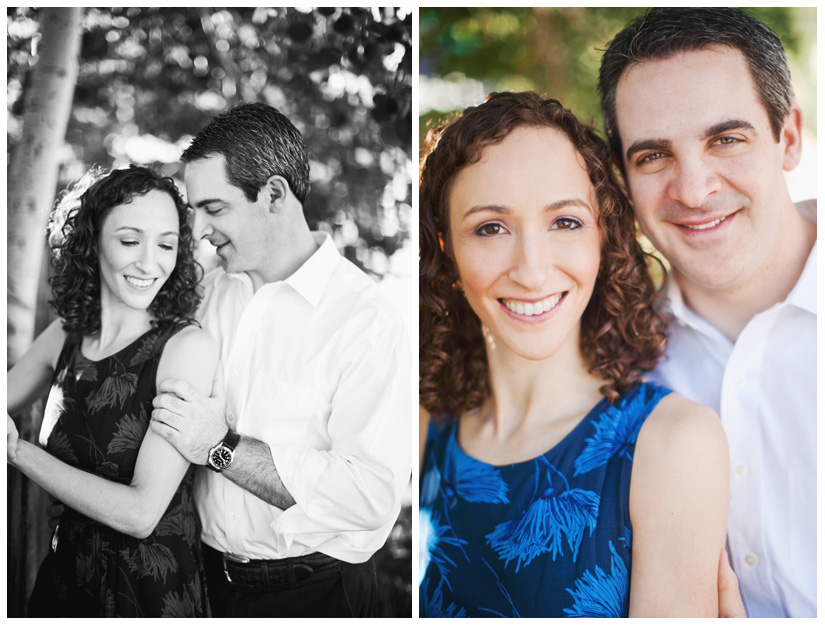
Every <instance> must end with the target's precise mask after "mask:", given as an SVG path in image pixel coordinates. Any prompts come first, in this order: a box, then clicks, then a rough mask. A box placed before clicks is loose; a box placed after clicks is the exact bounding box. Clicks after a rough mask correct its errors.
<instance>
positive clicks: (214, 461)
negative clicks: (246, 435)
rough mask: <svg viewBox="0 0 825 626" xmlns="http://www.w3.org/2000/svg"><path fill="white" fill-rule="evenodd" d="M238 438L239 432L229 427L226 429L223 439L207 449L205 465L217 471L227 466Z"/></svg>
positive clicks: (233, 453)
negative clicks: (207, 454)
mask: <svg viewBox="0 0 825 626" xmlns="http://www.w3.org/2000/svg"><path fill="white" fill-rule="evenodd" d="M240 440H241V436H240V434H238V433H237V432H235V431H234V430H232V429H231V428H230V429H229V430H228V431H226V436H225V437H224V438H223V441H221V442H220V443H219V444H218V445H216V446H215V447H214V448H212V449H211V450H210V451H209V456H208V457H207V458H206V461H207V463H206V467H208V468H209V469H212V470H215V471H216V472H218V473H220V472H222V471H223V470H225V469H226V468H227V467H229V466H230V465H231V464H232V460H233V459H234V458H235V448H236V447H237V445H238V442H239V441H240Z"/></svg>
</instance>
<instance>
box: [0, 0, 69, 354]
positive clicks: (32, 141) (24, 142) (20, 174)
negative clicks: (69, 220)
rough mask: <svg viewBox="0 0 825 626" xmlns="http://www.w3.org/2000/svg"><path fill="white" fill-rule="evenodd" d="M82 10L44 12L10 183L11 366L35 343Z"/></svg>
mask: <svg viewBox="0 0 825 626" xmlns="http://www.w3.org/2000/svg"><path fill="white" fill-rule="evenodd" d="M82 15H83V9H82V8H77V7H75V8H44V9H42V13H41V30H40V32H41V38H40V48H39V51H38V52H39V54H38V60H37V65H35V67H34V69H33V70H32V72H33V73H32V81H31V85H30V86H29V88H28V89H27V90H26V95H25V99H24V102H23V107H24V113H23V136H22V138H21V140H20V143H19V144H18V146H17V148H16V150H15V154H14V156H13V158H12V164H11V171H10V173H9V180H8V208H7V211H8V259H7V261H8V265H7V278H8V329H7V330H8V348H7V359H8V366H11V365H13V364H14V363H16V362H17V360H18V359H19V358H20V357H21V356H22V355H23V353H24V352H25V351H26V349H28V347H29V345H30V344H31V342H32V340H33V339H34V322H35V308H36V304H37V288H38V281H39V279H40V271H41V266H42V264H43V242H44V233H45V227H46V222H47V219H48V215H49V211H50V209H51V206H52V203H53V202H54V196H55V187H56V185H57V173H58V168H59V166H60V163H59V161H58V158H59V157H58V155H59V153H60V147H61V146H62V144H63V141H64V139H65V136H66V127H67V125H68V122H69V113H70V112H71V106H72V97H73V95H74V86H75V81H76V79H77V69H78V54H79V52H80V20H81V17H82Z"/></svg>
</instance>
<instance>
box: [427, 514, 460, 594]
mask: <svg viewBox="0 0 825 626" xmlns="http://www.w3.org/2000/svg"><path fill="white" fill-rule="evenodd" d="M418 529H419V530H418V533H419V534H418V538H419V542H418V568H419V576H420V577H421V578H420V579H419V581H418V584H419V585H420V584H421V580H423V576H424V574H425V573H426V571H427V568H428V567H429V564H430V562H432V563H435V566H436V567H437V568H438V572H439V574H441V578H442V580H443V581H444V582H445V583H446V584H447V586H448V587H450V588H451V589H452V586H451V585H450V582H449V580H448V577H447V574H448V573H449V566H453V567H454V566H455V561H453V560H452V559H451V558H450V557H449V556H447V555H446V554H445V552H444V546H446V545H451V546H458V547H459V548H461V547H462V546H463V545H467V542H466V541H464V540H463V539H459V538H458V537H456V536H455V533H453V531H452V529H451V528H450V527H449V526H447V525H442V524H441V520H440V519H439V517H438V514H437V513H435V512H432V511H430V510H429V509H424V508H422V509H419V511H418ZM448 533H452V534H453V536H452V537H448V536H447V534H448ZM462 550H463V548H462Z"/></svg>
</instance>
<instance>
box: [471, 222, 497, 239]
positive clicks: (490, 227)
mask: <svg viewBox="0 0 825 626" xmlns="http://www.w3.org/2000/svg"><path fill="white" fill-rule="evenodd" d="M501 231H502V228H501V224H496V223H491V224H482V225H481V226H479V227H478V228H476V231H475V232H476V235H481V236H482V237H492V236H493V235H498V234H500V233H501Z"/></svg>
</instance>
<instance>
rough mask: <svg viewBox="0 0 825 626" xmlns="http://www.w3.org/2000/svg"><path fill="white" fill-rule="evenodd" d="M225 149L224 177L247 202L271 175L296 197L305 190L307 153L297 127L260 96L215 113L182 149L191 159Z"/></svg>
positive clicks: (302, 195) (185, 159)
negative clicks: (265, 102) (286, 185)
mask: <svg viewBox="0 0 825 626" xmlns="http://www.w3.org/2000/svg"><path fill="white" fill-rule="evenodd" d="M218 154H220V155H223V157H224V158H225V159H226V177H227V179H228V180H229V182H230V183H232V184H233V185H235V186H236V187H238V188H239V189H241V190H242V191H243V192H244V195H245V196H246V198H247V199H248V200H249V201H250V202H254V201H255V200H256V199H257V198H258V192H259V191H260V190H261V187H263V186H264V185H265V184H266V181H267V180H268V179H269V178H270V177H271V176H281V177H283V178H284V179H285V180H286V182H287V183H289V188H290V189H291V190H292V193H293V194H295V197H296V198H298V201H299V202H301V203H303V202H304V200H305V199H306V197H307V194H308V193H309V157H308V156H307V151H306V147H305V146H304V140H303V138H302V137H301V133H300V132H299V131H298V129H297V128H295V126H294V125H293V124H292V122H290V121H289V120H288V119H287V118H286V116H285V115H283V114H282V113H281V112H280V111H278V109H276V108H274V107H271V106H269V105H268V104H264V103H263V102H247V103H243V104H238V105H236V106H234V107H232V108H231V109H229V110H228V111H225V112H224V113H221V114H220V115H218V116H217V117H215V118H214V119H213V120H212V121H211V122H209V124H207V126H206V127H205V128H204V129H203V130H202V131H201V132H199V133H198V134H197V136H196V137H195V139H193V140H192V143H191V144H190V145H189V147H188V148H187V149H186V150H185V151H184V152H183V154H182V155H181V161H183V162H184V163H190V162H192V161H197V160H198V159H204V158H207V157H210V156H215V155H218Z"/></svg>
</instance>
